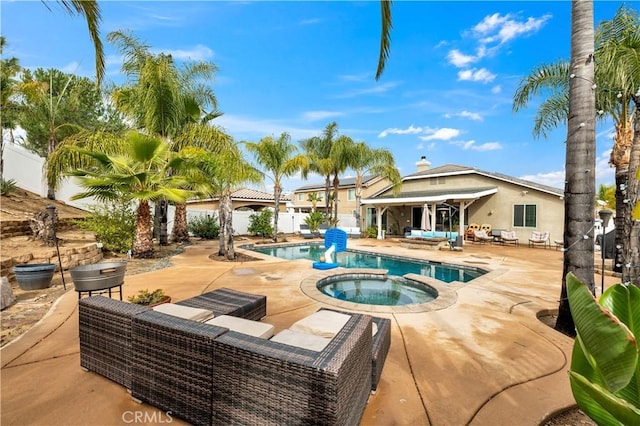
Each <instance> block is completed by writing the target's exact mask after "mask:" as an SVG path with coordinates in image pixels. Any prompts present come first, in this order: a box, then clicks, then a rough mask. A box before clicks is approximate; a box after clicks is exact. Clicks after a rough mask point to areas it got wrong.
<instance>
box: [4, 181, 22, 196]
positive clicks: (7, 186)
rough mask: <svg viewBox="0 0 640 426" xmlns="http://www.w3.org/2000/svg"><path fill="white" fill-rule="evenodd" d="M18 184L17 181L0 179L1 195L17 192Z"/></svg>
mask: <svg viewBox="0 0 640 426" xmlns="http://www.w3.org/2000/svg"><path fill="white" fill-rule="evenodd" d="M17 187H18V184H17V183H16V181H15V180H13V179H9V180H6V179H4V178H0V195H9V194H11V193H12V192H13V191H15V190H16V188H17Z"/></svg>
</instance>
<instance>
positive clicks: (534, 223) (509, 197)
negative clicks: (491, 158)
mask: <svg viewBox="0 0 640 426" xmlns="http://www.w3.org/2000/svg"><path fill="white" fill-rule="evenodd" d="M416 166H417V172H416V173H413V174H410V175H407V176H405V177H403V179H402V189H401V191H400V194H399V195H397V196H394V195H393V193H392V191H391V188H385V189H384V190H382V191H380V192H378V193H376V194H372V195H371V196H369V197H367V198H363V200H362V207H363V209H365V212H363V213H364V217H366V220H367V222H366V223H367V225H376V224H378V223H381V224H382V227H378V238H382V230H386V232H387V233H388V234H403V233H404V232H406V231H407V230H409V229H435V230H444V231H452V232H458V233H459V235H464V232H465V230H466V228H467V226H468V225H469V224H470V223H477V224H479V225H481V224H489V225H491V227H492V229H494V230H509V231H515V232H516V234H517V235H518V238H519V239H520V241H527V240H528V238H529V237H530V235H531V232H532V231H548V232H550V233H551V239H552V240H553V239H562V236H563V232H564V191H563V190H561V189H558V188H553V187H550V186H547V185H541V184H538V183H534V182H530V181H527V180H523V179H519V178H515V177H512V176H507V175H504V174H500V173H494V172H487V171H483V170H479V169H476V168H472V167H465V166H460V165H455V164H447V165H444V166H440V167H435V168H430V163H429V162H428V161H427V160H426V158H425V157H422V159H421V160H420V161H419V162H418V163H416Z"/></svg>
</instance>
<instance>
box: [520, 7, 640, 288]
mask: <svg viewBox="0 0 640 426" xmlns="http://www.w3.org/2000/svg"><path fill="white" fill-rule="evenodd" d="M595 40H596V51H595V61H596V62H595V80H594V81H595V85H596V110H597V111H599V113H600V114H599V115H600V118H604V117H606V116H609V117H611V118H612V119H613V121H614V123H615V128H616V134H615V136H614V145H613V149H612V151H611V158H610V164H611V165H612V166H613V167H615V170H616V172H615V175H616V197H615V198H616V203H615V206H616V219H615V224H616V246H620V247H622V250H616V260H615V264H616V265H628V264H638V262H640V257H639V255H638V250H634V249H631V245H634V246H637V244H636V243H637V241H636V240H632V239H630V238H629V236H630V235H631V228H632V227H633V226H634V221H633V219H632V216H631V209H632V207H633V206H632V205H631V203H628V202H627V203H625V202H624V200H625V199H627V200H629V199H636V198H637V192H634V191H632V190H634V189H635V188H636V187H635V186H634V185H631V184H630V181H631V180H634V179H635V176H636V174H637V171H638V166H637V165H636V166H633V167H631V164H630V161H629V158H630V153H631V148H632V144H633V130H632V125H631V123H632V120H631V118H632V114H633V108H632V107H631V102H632V99H633V96H634V93H635V92H636V91H637V90H638V87H640V17H639V16H638V13H637V12H636V11H634V10H632V9H628V8H626V7H625V6H622V7H620V9H618V11H617V12H616V15H615V16H614V18H613V19H611V20H609V21H604V22H602V23H600V24H599V25H598V28H597V31H596V37H595ZM570 80H571V72H570V70H569V64H568V63H567V62H564V61H560V62H557V63H555V64H545V65H541V66H539V67H537V68H536V69H534V70H533V72H532V73H531V74H530V75H529V76H527V77H525V78H524V79H523V80H522V82H521V83H520V86H519V88H518V90H517V91H516V94H515V96H514V103H513V108H514V111H518V110H519V109H520V108H523V107H525V106H526V105H527V104H528V102H529V100H530V99H531V98H532V97H533V96H535V95H536V94H540V93H543V92H545V91H547V92H548V91H550V92H551V94H550V96H549V97H548V98H547V99H546V100H545V101H544V102H543V103H542V104H541V105H540V107H539V108H538V110H537V112H536V116H535V120H534V122H535V125H534V136H536V137H538V136H540V135H542V136H544V137H546V136H547V132H548V131H549V130H551V129H553V128H555V127H557V126H558V125H560V124H564V123H566V121H567V117H568V104H569V98H568V82H569V81H570ZM631 271H632V270H631V269H629V268H627V269H626V270H622V272H623V280H624V282H631V281H637V278H640V277H635V278H636V279H633V280H632V279H631V277H630V276H627V273H631Z"/></svg>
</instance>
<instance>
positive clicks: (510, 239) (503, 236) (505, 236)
mask: <svg viewBox="0 0 640 426" xmlns="http://www.w3.org/2000/svg"><path fill="white" fill-rule="evenodd" d="M500 242H501V243H503V244H504V243H513V244H515V245H518V235H517V234H516V232H515V231H500Z"/></svg>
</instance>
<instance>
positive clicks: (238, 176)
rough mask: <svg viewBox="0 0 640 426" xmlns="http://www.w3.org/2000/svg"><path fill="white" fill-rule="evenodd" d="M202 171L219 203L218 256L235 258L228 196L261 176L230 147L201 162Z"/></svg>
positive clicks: (231, 214)
mask: <svg viewBox="0 0 640 426" xmlns="http://www.w3.org/2000/svg"><path fill="white" fill-rule="evenodd" d="M201 161H202V162H201V167H202V171H203V172H204V173H205V174H206V175H208V176H209V183H210V187H211V189H210V195H212V196H217V197H218V200H219V205H220V208H219V214H218V216H219V220H220V245H219V249H218V256H226V257H227V259H229V260H233V259H235V257H236V255H235V248H234V244H233V204H232V200H231V194H232V193H233V191H234V190H235V189H236V188H237V187H238V186H239V185H242V184H245V183H259V182H261V181H262V174H261V173H260V172H259V171H258V170H256V169H255V168H254V167H252V166H251V164H249V163H248V162H247V161H246V160H245V159H244V158H243V156H242V153H241V152H240V150H239V149H238V147H237V145H233V146H231V147H229V149H226V150H224V151H222V152H220V153H217V154H211V153H208V155H207V156H205V157H203V158H202V159H201Z"/></svg>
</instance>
